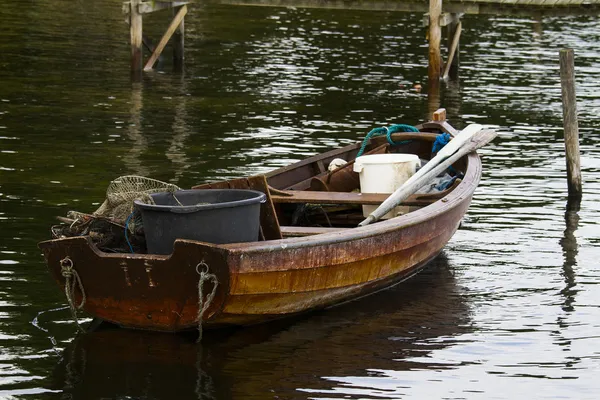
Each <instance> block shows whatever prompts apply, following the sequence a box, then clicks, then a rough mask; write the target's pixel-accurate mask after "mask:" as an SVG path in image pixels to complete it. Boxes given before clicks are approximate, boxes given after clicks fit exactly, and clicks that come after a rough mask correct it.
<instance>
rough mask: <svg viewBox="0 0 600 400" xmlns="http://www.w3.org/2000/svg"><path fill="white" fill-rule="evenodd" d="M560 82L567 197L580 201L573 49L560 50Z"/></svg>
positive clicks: (579, 164)
mask: <svg viewBox="0 0 600 400" xmlns="http://www.w3.org/2000/svg"><path fill="white" fill-rule="evenodd" d="M560 83H561V89H562V103H563V124H564V132H565V152H566V158H567V181H568V182H567V183H568V188H569V199H570V200H571V199H572V200H576V201H580V200H581V196H582V185H581V162H580V160H579V127H578V124H577V99H576V98H575V61H574V55H573V49H563V50H561V51H560Z"/></svg>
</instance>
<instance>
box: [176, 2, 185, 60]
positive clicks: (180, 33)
mask: <svg viewBox="0 0 600 400" xmlns="http://www.w3.org/2000/svg"><path fill="white" fill-rule="evenodd" d="M177 12H178V9H177V8H174V9H173V16H175V15H177ZM184 24H185V19H182V20H181V23H180V24H179V28H177V30H176V31H175V33H174V34H173V69H174V70H175V71H182V70H183V59H184V53H183V52H184V43H185V42H184V32H185V25H184Z"/></svg>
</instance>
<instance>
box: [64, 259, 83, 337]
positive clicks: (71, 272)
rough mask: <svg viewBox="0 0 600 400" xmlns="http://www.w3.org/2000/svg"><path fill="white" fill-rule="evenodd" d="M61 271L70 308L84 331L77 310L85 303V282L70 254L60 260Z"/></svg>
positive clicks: (74, 318)
mask: <svg viewBox="0 0 600 400" xmlns="http://www.w3.org/2000/svg"><path fill="white" fill-rule="evenodd" d="M60 273H61V275H62V276H63V277H64V278H65V296H67V302H68V303H69V309H70V310H71V315H72V316H73V321H75V325H77V328H78V329H79V330H80V331H82V332H84V330H83V328H82V327H81V325H80V324H79V320H78V319H77V310H81V309H82V308H83V306H84V305H85V300H86V297H85V291H84V290H83V283H82V282H81V278H80V277H79V273H77V270H76V269H74V268H73V260H71V258H70V257H69V256H67V257H65V258H63V259H62V260H60ZM76 286H78V287H79V291H80V292H81V302H80V303H79V305H77V306H76V305H75V287H76Z"/></svg>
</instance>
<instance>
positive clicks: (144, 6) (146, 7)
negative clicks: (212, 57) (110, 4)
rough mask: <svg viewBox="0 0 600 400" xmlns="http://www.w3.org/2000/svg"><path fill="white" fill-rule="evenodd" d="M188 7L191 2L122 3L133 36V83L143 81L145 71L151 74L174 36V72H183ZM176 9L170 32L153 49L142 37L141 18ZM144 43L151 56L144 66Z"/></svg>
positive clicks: (153, 1) (133, 0) (137, 0)
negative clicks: (145, 15)
mask: <svg viewBox="0 0 600 400" xmlns="http://www.w3.org/2000/svg"><path fill="white" fill-rule="evenodd" d="M187 4H189V1H155V0H152V1H143V0H128V1H126V2H124V3H123V12H124V13H125V14H127V15H128V21H129V33H130V37H131V76H132V78H133V80H134V81H139V80H141V77H142V68H143V70H145V71H149V70H151V69H152V68H153V67H154V64H155V63H156V61H157V60H158V58H159V57H160V55H161V53H162V51H163V50H164V48H165V46H166V45H167V43H168V42H169V39H171V36H173V37H174V38H173V69H174V70H175V71H182V70H183V59H184V56H183V53H184V47H183V45H184V18H185V15H186V14H187V6H186V5H187ZM168 9H171V10H173V15H174V17H173V20H172V21H171V24H170V25H169V27H168V28H167V31H166V32H165V34H164V35H163V37H162V38H161V40H160V42H159V43H158V44H157V45H156V47H155V48H154V47H153V46H151V45H150V43H151V41H150V40H149V39H147V38H144V36H143V29H142V17H143V15H144V14H149V13H153V12H155V11H160V10H168ZM142 44H146V46H147V47H148V48H149V49H150V48H152V50H151V51H152V55H151V56H150V59H149V60H148V62H147V63H146V65H145V66H144V65H143V52H142Z"/></svg>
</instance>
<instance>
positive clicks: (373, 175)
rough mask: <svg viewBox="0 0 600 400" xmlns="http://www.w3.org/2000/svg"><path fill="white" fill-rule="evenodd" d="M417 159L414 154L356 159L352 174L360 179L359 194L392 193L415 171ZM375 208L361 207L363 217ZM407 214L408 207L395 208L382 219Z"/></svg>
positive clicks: (382, 155) (378, 155)
mask: <svg viewBox="0 0 600 400" xmlns="http://www.w3.org/2000/svg"><path fill="white" fill-rule="evenodd" d="M419 163H420V161H419V157H418V156H417V155H415V154H371V155H368V156H362V157H358V158H357V159H356V161H355V162H354V172H358V175H359V178H360V191H361V193H394V192H395V191H396V189H398V188H399V187H400V186H402V184H403V183H404V182H406V181H407V180H408V178H410V177H411V176H413V174H414V173H415V172H416V170H417V165H419ZM376 208H377V206H373V205H365V206H363V215H364V216H365V217H367V216H369V214H370V213H372V212H373V211H374V210H375V209H376ZM406 212H408V207H402V206H400V207H396V208H395V209H393V210H392V211H390V212H389V213H387V214H386V215H384V216H383V217H382V219H389V218H393V217H395V216H397V215H399V214H404V213H406Z"/></svg>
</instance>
